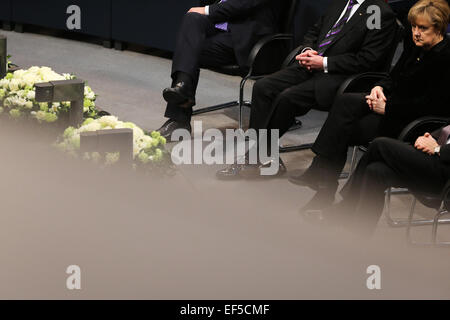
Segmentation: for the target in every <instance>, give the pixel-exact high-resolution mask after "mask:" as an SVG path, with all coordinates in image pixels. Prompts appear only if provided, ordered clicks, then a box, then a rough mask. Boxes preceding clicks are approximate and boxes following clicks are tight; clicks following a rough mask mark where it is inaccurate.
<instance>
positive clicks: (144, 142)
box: [56, 116, 166, 165]
mask: <svg viewBox="0 0 450 320" xmlns="http://www.w3.org/2000/svg"><path fill="white" fill-rule="evenodd" d="M124 128H129V129H132V130H133V158H134V160H135V161H137V162H138V163H140V164H148V163H159V162H162V160H163V159H164V156H165V154H166V152H165V149H164V146H165V144H166V139H165V138H164V137H162V136H161V135H160V134H159V132H156V131H154V132H152V133H151V134H150V135H148V134H146V133H145V132H144V131H143V130H142V129H141V128H139V127H138V126H137V125H135V124H134V123H132V122H123V121H119V120H118V119H117V117H115V116H103V117H100V118H98V119H93V118H88V119H86V120H85V121H84V122H83V124H82V125H81V126H80V127H79V128H74V127H68V128H67V129H66V130H65V131H64V134H63V136H62V137H61V138H60V139H59V141H58V142H57V143H56V146H57V147H58V148H59V149H61V150H63V151H65V152H67V153H69V154H71V155H73V156H75V157H78V156H79V153H80V134H81V133H83V132H93V131H98V130H110V129H124ZM82 157H83V159H86V160H93V161H94V162H97V163H99V162H100V161H101V160H102V156H101V155H100V154H99V153H98V152H91V153H85V154H83V155H82ZM119 157H120V154H119V153H107V154H106V155H105V157H104V159H103V160H104V163H105V165H111V164H113V163H115V162H117V161H118V160H119Z"/></svg>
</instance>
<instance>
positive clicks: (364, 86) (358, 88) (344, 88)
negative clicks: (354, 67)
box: [337, 72, 388, 96]
mask: <svg viewBox="0 0 450 320" xmlns="http://www.w3.org/2000/svg"><path fill="white" fill-rule="evenodd" d="M387 76H388V74H387V73H384V72H366V73H360V74H355V75H353V76H350V77H349V78H347V79H346V80H345V81H344V82H343V83H342V84H341V86H340V87H339V90H338V92H337V96H341V95H343V94H344V93H347V92H370V90H372V88H373V86H374V85H375V83H377V82H378V81H380V80H382V79H384V78H386V77H387Z"/></svg>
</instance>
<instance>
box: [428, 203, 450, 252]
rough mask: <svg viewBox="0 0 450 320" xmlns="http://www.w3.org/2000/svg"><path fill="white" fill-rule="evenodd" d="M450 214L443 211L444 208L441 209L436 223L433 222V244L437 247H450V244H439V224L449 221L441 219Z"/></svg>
mask: <svg viewBox="0 0 450 320" xmlns="http://www.w3.org/2000/svg"><path fill="white" fill-rule="evenodd" d="M448 214H450V212H448V211H447V210H445V209H443V208H442V207H441V208H439V210H438V212H437V214H436V216H435V217H434V221H433V231H432V236H431V237H432V242H433V245H435V246H450V242H437V229H438V226H439V223H440V222H442V223H445V222H446V221H448V220H449V219H443V220H441V218H442V217H443V216H445V215H448Z"/></svg>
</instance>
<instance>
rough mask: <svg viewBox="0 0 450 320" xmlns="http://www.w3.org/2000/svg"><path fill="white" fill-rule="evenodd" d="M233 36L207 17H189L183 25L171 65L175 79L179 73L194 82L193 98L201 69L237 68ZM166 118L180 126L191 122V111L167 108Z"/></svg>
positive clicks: (194, 15) (190, 109)
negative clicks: (227, 66) (222, 66)
mask: <svg viewBox="0 0 450 320" xmlns="http://www.w3.org/2000/svg"><path fill="white" fill-rule="evenodd" d="M235 63H236V58H235V55H234V49H233V42H232V39H231V34H230V33H228V32H223V31H220V30H218V29H216V28H215V26H214V24H213V23H212V22H211V21H210V19H209V18H208V17H207V16H204V15H200V14H198V13H187V14H186V15H185V16H184V18H183V22H182V25H181V29H180V32H179V34H178V38H177V44H176V49H175V53H174V56H173V63H172V74H171V75H172V79H173V81H175V80H176V79H175V78H176V74H177V72H183V73H186V74H188V75H189V76H190V77H191V78H192V82H193V83H192V90H193V92H192V93H193V95H194V96H195V92H196V89H197V85H198V80H199V75H200V67H214V66H221V65H227V64H235ZM165 117H167V118H170V119H172V120H176V121H179V122H190V121H191V117H192V108H181V107H179V106H178V105H173V104H168V105H167V109H166V113H165Z"/></svg>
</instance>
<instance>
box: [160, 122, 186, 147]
mask: <svg viewBox="0 0 450 320" xmlns="http://www.w3.org/2000/svg"><path fill="white" fill-rule="evenodd" d="M177 129H186V130H187V131H189V133H191V131H192V129H191V124H190V123H185V122H178V121H175V120H172V119H169V120H167V121H166V122H165V123H164V124H163V125H162V126H161V128H159V129H158V130H156V131H158V132H159V133H160V134H161V136H163V137H164V138H166V140H167V141H168V142H171V141H172V140H171V137H172V132H174V131H175V130H177Z"/></svg>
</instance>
